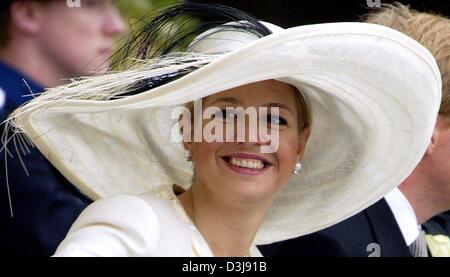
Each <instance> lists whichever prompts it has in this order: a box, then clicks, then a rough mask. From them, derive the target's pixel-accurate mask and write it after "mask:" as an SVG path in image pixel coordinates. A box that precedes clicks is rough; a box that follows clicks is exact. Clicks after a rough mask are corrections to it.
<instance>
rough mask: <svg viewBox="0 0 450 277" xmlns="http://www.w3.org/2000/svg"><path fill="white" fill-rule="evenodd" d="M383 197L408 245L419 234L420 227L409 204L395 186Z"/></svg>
mask: <svg viewBox="0 0 450 277" xmlns="http://www.w3.org/2000/svg"><path fill="white" fill-rule="evenodd" d="M384 199H386V201H387V203H388V205H389V207H390V208H391V211H392V213H393V214H394V217H395V220H396V221H397V224H398V226H399V227H400V231H401V232H402V235H403V238H404V239H405V242H406V245H408V246H410V245H411V244H412V243H413V242H414V241H415V240H416V239H417V237H418V236H419V228H420V226H419V225H418V223H417V217H416V214H415V213H414V210H413V208H412V206H411V204H410V203H409V201H408V199H406V197H405V195H403V193H402V192H401V191H400V190H399V189H398V188H395V189H394V190H393V191H391V192H390V193H388V194H387V195H386V196H385V197H384Z"/></svg>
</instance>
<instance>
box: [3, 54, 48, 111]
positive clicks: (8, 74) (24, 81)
mask: <svg viewBox="0 0 450 277" xmlns="http://www.w3.org/2000/svg"><path fill="white" fill-rule="evenodd" d="M0 88H1V89H2V90H3V91H4V92H5V94H6V99H7V101H8V102H10V103H11V104H12V105H14V106H20V105H22V104H23V103H25V102H26V101H28V100H31V99H32V96H31V94H34V93H40V92H42V91H44V88H43V87H42V86H41V85H39V84H38V83H37V82H35V81H33V80H32V79H31V78H29V77H27V76H25V75H24V74H23V73H21V72H20V71H18V70H16V69H14V68H13V67H12V66H10V65H7V64H5V63H3V62H0Z"/></svg>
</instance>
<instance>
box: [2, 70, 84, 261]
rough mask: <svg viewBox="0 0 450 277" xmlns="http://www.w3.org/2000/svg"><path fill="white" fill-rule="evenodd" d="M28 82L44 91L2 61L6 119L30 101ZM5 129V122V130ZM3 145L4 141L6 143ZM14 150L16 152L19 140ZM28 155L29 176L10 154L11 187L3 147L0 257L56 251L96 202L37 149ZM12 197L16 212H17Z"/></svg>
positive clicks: (8, 163)
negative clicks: (76, 223) (86, 210)
mask: <svg viewBox="0 0 450 277" xmlns="http://www.w3.org/2000/svg"><path fill="white" fill-rule="evenodd" d="M24 80H26V82H25V81H24ZM28 87H29V88H30V89H31V91H33V92H34V93H38V92H41V91H42V90H43V89H42V88H41V87H40V86H39V85H38V84H36V83H34V82H33V81H32V80H29V79H28V78H26V76H23V75H22V74H20V73H19V72H17V71H16V70H15V69H13V68H12V67H9V66H7V65H5V64H2V63H1V62H0V89H1V90H2V91H1V92H0V93H2V94H4V95H3V96H5V97H6V101H5V102H4V103H3V104H4V105H3V106H0V123H1V122H2V121H3V120H5V119H6V117H7V116H8V114H9V113H11V112H12V111H13V110H14V109H15V108H17V107H18V106H19V105H20V104H22V103H23V102H24V101H25V100H27V99H26V98H24V97H22V95H23V94H29V91H28ZM3 129H4V126H3V125H0V132H3ZM2 146H3V145H1V143H0V148H1V147H2ZM9 149H10V152H11V153H12V154H16V149H15V148H14V144H13V143H11V144H10V145H9ZM18 149H20V147H19V148H18ZM22 159H23V162H24V164H25V165H26V168H27V170H28V172H29V176H27V175H26V173H25V170H24V168H23V166H22V163H21V161H20V160H19V159H18V157H17V155H16V156H15V157H10V156H7V166H8V180H9V189H10V190H9V191H8V189H7V186H6V170H5V169H6V164H5V152H3V151H2V152H0V256H50V255H52V254H54V253H55V250H56V247H57V246H58V244H59V243H60V242H61V241H62V240H63V239H64V237H65V236H66V233H67V231H68V230H69V228H70V226H71V225H72V223H73V222H74V221H75V219H76V218H77V217H78V215H79V214H80V213H81V211H82V210H83V209H84V208H85V207H86V206H87V205H88V204H90V203H91V202H92V201H91V200H90V199H88V198H87V197H85V196H84V195H82V194H81V193H79V192H78V190H77V189H76V188H75V187H74V186H73V185H72V184H71V183H70V182H69V181H67V179H65V178H64V177H63V176H62V175H61V174H60V173H59V172H58V170H56V168H54V167H53V166H52V165H51V164H50V162H48V161H47V160H46V159H45V157H44V156H43V155H42V154H41V153H40V152H39V151H38V150H37V149H36V148H34V149H30V153H29V154H28V155H24V156H22ZM9 196H11V203H12V210H13V212H14V217H11V207H10V199H9Z"/></svg>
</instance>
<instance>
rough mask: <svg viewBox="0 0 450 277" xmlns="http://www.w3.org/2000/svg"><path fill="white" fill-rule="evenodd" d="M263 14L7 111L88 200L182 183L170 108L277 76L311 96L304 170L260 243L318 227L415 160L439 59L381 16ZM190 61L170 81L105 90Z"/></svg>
mask: <svg viewBox="0 0 450 277" xmlns="http://www.w3.org/2000/svg"><path fill="white" fill-rule="evenodd" d="M233 24H240V23H233ZM264 25H265V26H267V27H268V28H269V29H270V30H271V31H272V34H270V35H267V36H264V37H262V38H260V37H258V36H256V35H254V34H253V33H252V32H245V31H244V30H240V31H232V30H228V29H223V30H220V29H216V30H215V31H211V30H210V31H207V34H208V35H201V36H200V38H201V39H197V40H195V41H194V43H192V44H191V50H192V52H191V53H190V54H189V55H187V56H185V57H184V58H183V59H184V62H182V63H180V62H178V61H179V59H180V57H181V56H179V55H178V56H177V55H173V56H167V57H165V58H164V57H163V58H161V59H157V60H151V61H142V62H141V64H140V65H139V66H137V67H134V68H132V69H130V70H127V71H124V72H118V73H109V74H107V75H104V76H97V77H89V78H86V79H83V80H81V81H77V82H74V83H72V84H70V85H67V86H63V87H58V88H54V89H50V90H48V91H47V92H46V93H44V94H43V95H41V96H39V97H37V98H36V99H34V100H33V101H31V102H30V103H28V104H27V105H25V106H24V107H22V108H19V109H18V110H16V111H15V113H14V114H13V115H12V117H11V121H10V122H9V123H10V124H13V126H14V127H15V128H16V131H18V132H23V133H24V134H26V136H27V138H28V139H31V141H32V142H33V143H34V144H35V145H36V146H37V147H38V148H39V150H40V151H41V152H42V153H43V154H44V155H45V156H46V157H47V158H48V159H49V160H50V162H51V163H52V164H53V165H54V166H55V167H56V168H58V169H59V170H60V171H61V172H62V174H64V176H66V177H67V178H68V179H69V180H70V181H71V182H72V183H73V184H75V185H76V186H77V187H78V188H79V189H80V190H81V191H82V192H84V193H85V194H86V195H88V196H89V197H91V198H92V199H98V198H102V197H107V196H111V195H117V194H137V193H141V192H143V191H146V190H149V189H152V188H154V187H156V186H159V185H163V184H178V185H180V186H184V188H187V187H188V186H189V185H190V180H191V177H192V166H191V164H190V163H189V162H187V161H186V158H185V150H184V148H183V146H182V144H181V143H176V142H173V141H172V135H173V134H172V131H171V130H173V124H174V123H175V122H176V120H177V119H172V118H171V112H172V110H173V108H174V107H176V106H178V105H184V104H185V103H188V102H191V101H194V100H196V99H199V98H203V97H206V96H208V95H211V94H214V93H217V92H220V91H223V90H227V89H230V88H233V87H237V86H241V85H244V84H248V83H252V82H257V81H262V80H268V79H276V80H279V81H282V82H286V83H289V84H292V85H294V86H295V87H297V88H298V89H299V90H300V91H301V92H302V94H303V96H304V98H305V99H306V101H307V103H308V105H309V107H310V109H311V112H312V119H313V124H312V129H311V136H310V139H309V142H308V144H307V148H306V153H305V156H304V160H303V170H302V172H301V174H299V175H294V176H293V177H292V178H291V180H290V182H289V183H288V184H287V185H286V186H285V187H284V188H283V189H282V191H281V192H280V193H279V195H278V196H277V198H276V200H275V201H274V203H273V206H272V207H271V209H270V211H269V212H268V214H267V216H266V219H265V221H264V222H263V225H262V226H261V229H260V230H259V231H258V234H257V238H256V243H258V244H265V243H271V242H274V241H279V240H284V239H289V238H293V237H297V236H300V235H304V234H308V233H311V232H314V231H317V230H319V229H322V228H325V227H328V226H330V225H332V224H335V223H337V222H339V221H342V220H344V219H346V218H348V217H350V216H352V215H354V214H355V213H357V212H359V211H361V210H363V209H365V208H366V207H368V206H369V205H371V204H373V203H374V202H376V201H378V200H379V199H381V198H382V197H383V196H384V195H385V194H386V193H388V192H389V191H391V190H392V189H393V188H394V187H396V186H397V185H399V184H400V183H401V182H402V181H403V180H404V179H405V178H406V177H407V176H408V175H409V174H410V173H411V172H412V170H413V169H414V167H415V166H416V165H417V164H418V162H419V161H420V160H421V158H422V156H423V154H424V153H425V150H426V148H427V146H428V144H429V142H430V138H431V135H432V132H433V129H434V126H435V121H436V117H437V113H438V108H439V105H440V99H441V79H440V74H439V70H438V67H437V65H436V63H435V60H434V59H433V57H432V55H431V54H430V53H429V52H428V51H427V50H426V49H425V48H424V47H423V46H421V45H420V44H419V43H417V42H416V41H414V40H413V39H411V38H409V37H407V36H405V35H403V34H401V33H399V32H397V31H395V30H392V29H389V28H386V27H382V26H378V25H373V24H365V23H331V24H318V25H308V26H300V27H295V28H290V29H281V28H279V27H276V26H274V25H271V24H264ZM171 59H172V60H171ZM193 67H196V68H197V69H196V70H194V71H192V72H189V73H187V74H184V75H183V76H182V77H181V78H177V79H174V80H172V81H170V82H168V83H166V84H163V85H160V86H157V87H154V88H150V89H148V90H146V91H143V92H140V93H138V94H134V95H129V96H126V97H122V98H120V99H118V98H113V97H111V96H112V95H113V94H114V93H116V94H120V93H119V91H122V92H124V91H125V92H126V91H127V88H130V87H133V84H136V83H139V82H141V81H143V80H146V79H148V78H151V77H155V76H156V77H157V76H163V75H164V74H165V75H166V76H167V75H170V74H171V73H172V72H177V71H180V70H183V69H186V68H193ZM16 141H22V142H23V140H22V139H16ZM212 181H213V180H212ZM42 185H43V186H45V184H42Z"/></svg>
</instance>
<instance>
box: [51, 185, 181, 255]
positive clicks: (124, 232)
mask: <svg viewBox="0 0 450 277" xmlns="http://www.w3.org/2000/svg"><path fill="white" fill-rule="evenodd" d="M163 193H164V191H163ZM183 225H185V224H184V223H183V221H182V220H180V217H179V215H178V214H177V211H176V209H175V208H174V199H170V198H167V196H166V195H159V193H158V192H155V191H149V192H146V193H143V194H140V195H119V196H112V197H107V198H102V199H100V200H97V201H95V202H94V203H92V204H91V205H90V206H88V207H87V208H86V209H85V210H84V211H83V212H82V213H81V214H80V216H79V217H78V219H77V220H76V221H75V223H74V224H73V225H72V227H71V229H70V231H69V233H68V235H67V237H66V238H65V239H64V241H63V242H62V243H61V245H60V246H59V247H58V250H57V252H56V254H55V256H160V255H162V254H163V255H164V254H165V253H162V252H161V251H162V250H161V247H162V246H165V243H162V242H167V243H170V242H171V241H172V240H173V238H172V239H170V237H168V236H171V234H172V235H174V234H175V233H177V236H174V237H184V236H183V235H178V234H179V233H181V234H183V233H185V232H183V231H182V230H183V229H184V228H185V226H183ZM185 239H186V238H184V240H185ZM167 243H166V244H167ZM163 248H164V247H163ZM163 252H164V251H163ZM169 254H170V253H169Z"/></svg>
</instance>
